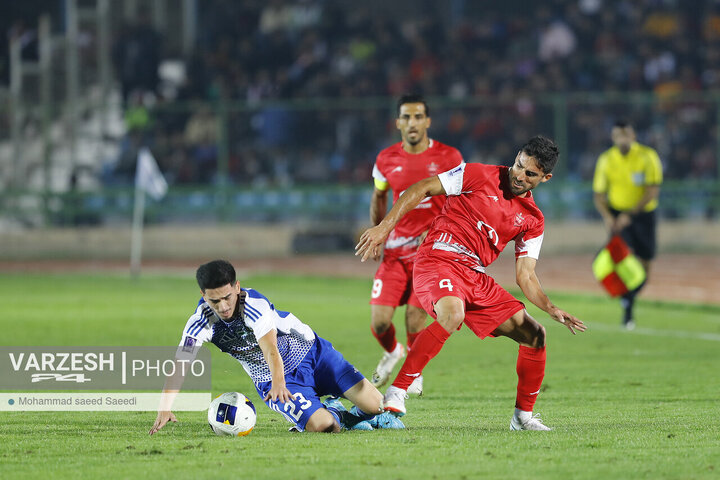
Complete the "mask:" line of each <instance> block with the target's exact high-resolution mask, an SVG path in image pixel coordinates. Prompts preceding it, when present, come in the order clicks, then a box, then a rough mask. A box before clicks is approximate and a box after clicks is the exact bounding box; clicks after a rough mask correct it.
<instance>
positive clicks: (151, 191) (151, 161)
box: [135, 147, 168, 200]
mask: <svg viewBox="0 0 720 480" xmlns="http://www.w3.org/2000/svg"><path fill="white" fill-rule="evenodd" d="M135 188H140V189H142V190H143V191H145V193H147V194H148V195H150V196H151V197H152V198H153V200H161V199H162V198H163V197H164V196H165V194H166V193H167V189H168V185H167V182H166V181H165V177H163V174H162V172H160V168H159V167H158V164H157V162H156V161H155V157H153V154H152V153H150V150H149V149H148V148H147V147H143V148H141V149H140V151H139V152H138V157H137V168H136V170H135Z"/></svg>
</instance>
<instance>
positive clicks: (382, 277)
mask: <svg viewBox="0 0 720 480" xmlns="http://www.w3.org/2000/svg"><path fill="white" fill-rule="evenodd" d="M414 263H415V255H412V256H410V257H409V258H406V257H398V256H394V255H386V256H384V257H383V259H382V262H381V263H380V266H379V267H378V269H377V272H376V273H375V279H374V281H373V287H372V293H371V295H370V305H386V306H388V307H399V306H400V305H406V304H407V305H412V306H414V307H417V308H422V305H421V304H420V301H419V300H418V298H417V296H415V292H414V291H413V264H414Z"/></svg>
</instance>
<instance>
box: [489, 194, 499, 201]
mask: <svg viewBox="0 0 720 480" xmlns="http://www.w3.org/2000/svg"><path fill="white" fill-rule="evenodd" d="M487 197H488V198H492V199H493V200H495V201H496V202H497V201H498V197H497V195H487Z"/></svg>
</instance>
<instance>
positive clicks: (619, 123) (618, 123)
mask: <svg viewBox="0 0 720 480" xmlns="http://www.w3.org/2000/svg"><path fill="white" fill-rule="evenodd" d="M631 126H632V125H630V122H628V121H627V120H626V119H624V118H618V119H617V120H615V124H613V128H615V127H617V128H627V127H631Z"/></svg>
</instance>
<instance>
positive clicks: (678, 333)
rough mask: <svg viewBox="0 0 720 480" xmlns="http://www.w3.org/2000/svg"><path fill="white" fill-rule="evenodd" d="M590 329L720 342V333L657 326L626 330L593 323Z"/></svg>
mask: <svg viewBox="0 0 720 480" xmlns="http://www.w3.org/2000/svg"><path fill="white" fill-rule="evenodd" d="M588 327H589V328H588V331H591V330H603V331H606V332H613V331H614V332H621V333H626V334H629V335H648V336H650V337H670V338H692V339H695V340H710V341H711V342H720V334H717V333H706V332H687V331H684V330H657V329H655V328H647V327H636V328H635V329H634V330H624V329H623V328H622V327H621V326H620V325H617V326H615V325H607V324H604V323H593V324H591V325H588Z"/></svg>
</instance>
